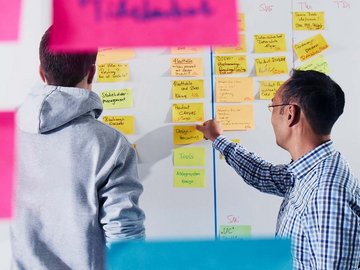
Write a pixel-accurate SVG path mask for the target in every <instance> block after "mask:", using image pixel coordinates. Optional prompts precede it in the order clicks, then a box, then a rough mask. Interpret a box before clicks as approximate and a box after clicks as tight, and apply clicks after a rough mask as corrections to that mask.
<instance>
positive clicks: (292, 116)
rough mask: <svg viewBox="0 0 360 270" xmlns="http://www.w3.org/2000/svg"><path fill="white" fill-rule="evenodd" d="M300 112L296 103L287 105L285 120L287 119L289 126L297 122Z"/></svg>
mask: <svg viewBox="0 0 360 270" xmlns="http://www.w3.org/2000/svg"><path fill="white" fill-rule="evenodd" d="M300 113H301V109H300V107H299V106H298V105H296V104H292V105H289V106H288V115H287V120H288V124H289V127H292V126H294V125H296V124H297V123H299V121H300Z"/></svg>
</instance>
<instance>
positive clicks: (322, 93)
mask: <svg viewBox="0 0 360 270" xmlns="http://www.w3.org/2000/svg"><path fill="white" fill-rule="evenodd" d="M282 102H283V103H291V102H296V103H297V104H298V105H299V106H300V108H301V109H302V110H303V112H304V114H305V117H306V118H307V120H308V121H309V123H310V125H311V127H312V129H313V131H314V132H315V133H316V134H318V135H328V134H330V132H331V129H332V127H333V125H334V123H335V122H336V120H337V119H338V118H339V116H340V115H341V114H342V113H343V111H344V105H345V95H344V92H343V91H342V89H341V87H340V86H339V85H338V84H337V83H336V82H334V81H333V80H332V79H331V78H330V77H329V76H327V75H326V74H324V73H321V72H318V71H313V70H309V71H301V70H293V71H292V74H291V77H290V79H289V80H288V81H287V82H286V83H285V85H284V92H283V94H282Z"/></svg>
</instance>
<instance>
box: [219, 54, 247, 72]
mask: <svg viewBox="0 0 360 270" xmlns="http://www.w3.org/2000/svg"><path fill="white" fill-rule="evenodd" d="M246 71H247V63H246V55H231V56H230V55H229V56H216V57H215V74H216V75H223V74H237V73H244V72H246Z"/></svg>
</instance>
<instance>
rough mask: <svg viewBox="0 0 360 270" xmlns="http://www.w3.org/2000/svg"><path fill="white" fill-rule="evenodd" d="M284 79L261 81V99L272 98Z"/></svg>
mask: <svg viewBox="0 0 360 270" xmlns="http://www.w3.org/2000/svg"><path fill="white" fill-rule="evenodd" d="M283 83H284V81H260V99H272V98H273V97H274V96H275V93H276V91H277V90H278V89H279V88H280V86H281V85H282V84H283Z"/></svg>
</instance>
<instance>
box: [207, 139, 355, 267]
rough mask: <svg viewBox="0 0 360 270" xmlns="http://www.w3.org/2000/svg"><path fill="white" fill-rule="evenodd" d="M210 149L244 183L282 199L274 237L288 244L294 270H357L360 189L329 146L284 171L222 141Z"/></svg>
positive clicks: (341, 160) (329, 143) (302, 158)
mask: <svg viewBox="0 0 360 270" xmlns="http://www.w3.org/2000/svg"><path fill="white" fill-rule="evenodd" d="M213 146H214V148H215V149H217V150H219V151H220V152H221V153H222V154H223V155H224V156H225V159H226V162H227V163H228V164H229V165H230V166H231V167H233V168H234V169H235V170H236V172H237V173H238V174H239V175H240V176H242V178H243V179H244V181H245V182H246V183H248V184H249V185H251V186H253V187H255V188H256V189H258V190H260V191H262V192H266V193H270V194H275V195H278V196H281V197H283V198H284V200H283V202H282V204H281V207H280V210H279V215H278V220H277V227H276V236H278V237H290V238H291V239H292V245H293V250H292V252H293V259H294V269H322V270H325V269H344V270H345V269H346V270H350V269H360V184H359V182H358V181H357V179H356V178H354V176H353V175H352V173H351V171H350V168H349V166H348V164H347V163H346V161H345V160H344V159H343V158H342V156H341V154H340V153H339V152H337V151H336V150H335V149H334V146H333V143H332V142H331V141H328V142H325V143H323V144H322V145H320V146H318V147H317V148H315V149H314V150H312V151H310V152H309V153H307V154H306V155H304V156H303V157H301V158H299V159H297V160H296V161H294V162H292V163H290V164H289V165H273V164H271V163H269V162H267V161H265V160H263V159H261V158H260V157H258V156H256V155H255V154H253V153H250V152H248V151H247V150H245V149H244V148H243V147H242V146H241V145H239V144H235V143H233V142H231V141H229V140H228V139H226V138H225V137H223V136H219V137H218V138H217V139H216V140H215V141H214V143H213Z"/></svg>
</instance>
